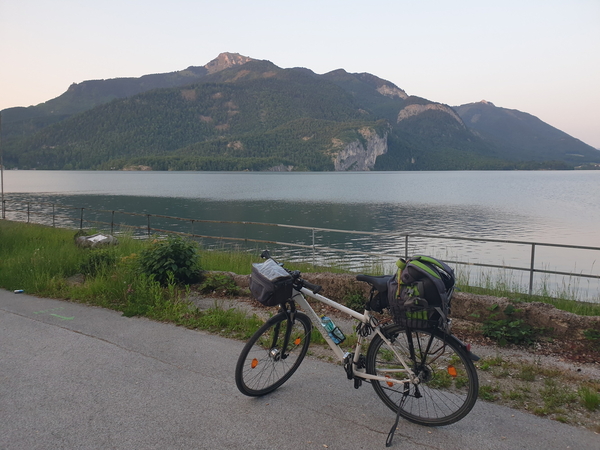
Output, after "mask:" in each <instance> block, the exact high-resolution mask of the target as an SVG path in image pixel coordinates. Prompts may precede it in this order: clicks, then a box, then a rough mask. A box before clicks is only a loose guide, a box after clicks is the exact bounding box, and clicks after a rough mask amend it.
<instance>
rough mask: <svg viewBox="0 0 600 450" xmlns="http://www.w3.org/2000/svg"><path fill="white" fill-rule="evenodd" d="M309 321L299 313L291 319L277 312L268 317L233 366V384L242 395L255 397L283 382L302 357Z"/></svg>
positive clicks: (290, 374) (305, 345)
mask: <svg viewBox="0 0 600 450" xmlns="http://www.w3.org/2000/svg"><path fill="white" fill-rule="evenodd" d="M311 329H312V324H311V322H310V319H309V318H308V317H307V316H306V315H305V314H303V313H301V312H296V313H295V314H294V320H293V321H291V320H289V319H288V314H286V313H285V312H281V313H279V314H277V315H275V316H273V317H271V318H270V319H269V320H268V321H267V322H265V324H264V325H263V326H262V327H260V328H259V329H258V331H257V332H256V333H254V335H253V336H252V337H251V338H250V340H249V341H248V342H247V343H246V345H245V346H244V349H243V350H242V353H241V354H240V357H239V358H238V362H237V366H236V369H235V383H236V385H237V387H238V389H239V390H240V392H241V393H242V394H245V395H249V396H252V397H257V396H260V395H265V394H268V393H269V392H273V391H274V390H275V389H277V388H278V387H279V386H281V385H282V384H283V383H285V382H286V381H287V380H288V379H289V378H290V377H291V376H292V375H293V374H294V372H295V371H296V369H297V368H298V366H300V363H301V362H302V360H303V359H304V356H305V355H306V352H307V351H308V346H309V344H310V333H311Z"/></svg>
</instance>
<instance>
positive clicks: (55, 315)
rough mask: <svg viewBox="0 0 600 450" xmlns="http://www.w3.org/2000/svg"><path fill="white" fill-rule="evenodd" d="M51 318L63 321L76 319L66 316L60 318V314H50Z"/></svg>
mask: <svg viewBox="0 0 600 450" xmlns="http://www.w3.org/2000/svg"><path fill="white" fill-rule="evenodd" d="M50 315H51V316H54V317H58V318H59V319H61V320H73V319H74V318H75V317H64V316H59V315H58V314H50Z"/></svg>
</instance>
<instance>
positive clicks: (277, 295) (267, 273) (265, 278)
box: [250, 259, 294, 306]
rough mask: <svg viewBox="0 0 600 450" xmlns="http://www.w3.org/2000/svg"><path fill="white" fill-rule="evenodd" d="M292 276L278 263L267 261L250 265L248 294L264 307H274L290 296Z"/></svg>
mask: <svg viewBox="0 0 600 450" xmlns="http://www.w3.org/2000/svg"><path fill="white" fill-rule="evenodd" d="M293 281H294V280H293V279H292V276H291V275H290V274H289V273H288V272H287V271H286V270H285V269H284V268H283V267H281V266H280V265H279V264H278V263H276V262H275V261H273V260H272V259H267V260H266V261H265V262H264V263H254V264H252V273H251V274H250V292H251V293H252V296H253V297H254V298H255V299H256V300H258V301H259V302H260V303H262V304H263V305H265V306H276V305H279V304H281V303H284V302H285V301H286V300H288V299H289V298H290V297H291V296H292V285H293Z"/></svg>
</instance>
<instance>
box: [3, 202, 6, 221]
mask: <svg viewBox="0 0 600 450" xmlns="http://www.w3.org/2000/svg"><path fill="white" fill-rule="evenodd" d="M2 219H6V200H2Z"/></svg>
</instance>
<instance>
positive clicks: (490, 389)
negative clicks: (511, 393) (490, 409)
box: [479, 385, 500, 402]
mask: <svg viewBox="0 0 600 450" xmlns="http://www.w3.org/2000/svg"><path fill="white" fill-rule="evenodd" d="M499 392H500V387H499V386H498V385H496V386H491V385H483V386H479V397H480V398H481V399H482V400H485V401H488V402H495V401H496V400H497V399H498V397H497V394H498V393H499Z"/></svg>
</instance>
